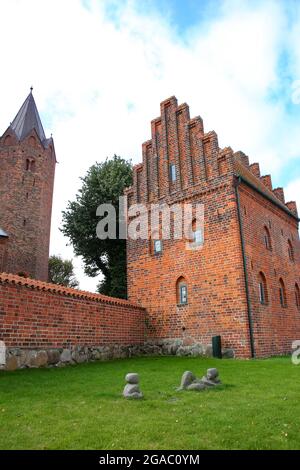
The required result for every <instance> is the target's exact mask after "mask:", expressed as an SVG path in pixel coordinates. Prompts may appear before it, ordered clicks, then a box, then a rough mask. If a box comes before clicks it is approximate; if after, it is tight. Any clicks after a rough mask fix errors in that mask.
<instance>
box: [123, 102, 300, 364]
mask: <svg viewBox="0 0 300 470" xmlns="http://www.w3.org/2000/svg"><path fill="white" fill-rule="evenodd" d="M151 130H152V138H151V140H149V141H147V142H145V143H144V144H143V163H141V164H139V165H137V166H135V168H134V184H133V186H132V187H131V188H129V189H128V190H127V191H126V194H127V196H128V201H129V206H131V205H132V204H134V203H140V204H143V205H145V206H146V207H147V210H148V211H150V204H151V203H159V204H167V205H168V206H169V207H172V206H174V204H181V203H184V202H185V203H186V202H188V203H190V204H191V205H192V206H195V204H198V203H201V204H203V205H204V230H203V233H197V231H195V232H194V234H193V236H192V238H191V240H190V239H189V240H186V239H180V240H176V239H172V237H171V239H169V240H164V239H161V233H158V234H157V235H156V236H155V237H153V239H151V238H150V239H148V240H128V250H127V253H128V254H127V257H128V263H127V266H128V296H129V300H130V301H132V302H135V303H138V304H140V305H142V306H143V307H145V308H146V309H147V311H148V313H149V322H148V326H149V329H148V331H149V338H150V339H152V340H154V341H157V340H159V344H160V345H161V344H164V345H165V346H163V347H165V348H166V350H167V351H168V352H171V353H173V354H174V352H176V351H177V353H180V354H197V353H199V352H200V353H201V351H202V353H207V352H208V351H209V348H210V346H209V345H211V339H212V336H214V335H221V338H222V344H223V346H224V348H228V349H233V350H234V353H235V354H236V356H238V357H251V356H269V355H273V354H285V353H288V352H290V351H291V348H292V342H293V341H294V340H297V339H300V245H299V233H298V221H299V220H298V215H297V207H296V204H295V202H288V203H286V202H285V199H284V194H283V190H282V188H276V189H273V188H272V182H271V177H270V176H269V175H266V176H261V175H260V170H259V165H258V164H257V163H254V164H252V165H250V164H249V159H248V157H247V156H246V155H245V154H243V153H242V152H236V153H234V152H233V150H232V149H231V148H230V147H227V148H224V149H221V148H219V145H218V137H217V134H216V133H215V132H214V131H211V132H208V133H205V132H204V127H203V121H202V119H201V118H200V117H196V118H194V119H190V115H189V108H188V106H187V105H186V104H182V105H180V106H178V105H177V100H176V98H175V97H171V98H170V99H168V100H165V101H164V102H162V103H161V115H160V117H158V118H157V119H154V120H153V121H152V123H151ZM133 218H134V217H133ZM129 221H131V219H129ZM187 243H190V247H189V248H190V249H188V250H187V249H186V247H187ZM197 245H201V246H197ZM199 248H201V249H199ZM179 346H180V348H179V349H178V347H179ZM228 353H229V351H228Z"/></svg>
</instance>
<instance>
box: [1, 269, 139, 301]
mask: <svg viewBox="0 0 300 470" xmlns="http://www.w3.org/2000/svg"><path fill="white" fill-rule="evenodd" d="M0 283H8V284H15V285H19V286H24V287H28V288H31V289H37V290H43V291H47V292H52V293H54V294H61V295H66V296H70V297H76V298H80V299H86V300H93V301H95V302H103V303H108V304H113V305H123V306H125V307H133V308H141V307H139V306H138V305H134V304H131V303H130V302H129V301H128V300H124V299H118V298H116V297H109V296H107V295H102V294H95V293H93V292H87V291H82V290H78V289H72V288H70V287H65V286H60V285H58V284H50V283H47V282H42V281H38V280H36V279H31V278H29V277H27V278H26V277H21V276H17V275H15V274H7V273H0Z"/></svg>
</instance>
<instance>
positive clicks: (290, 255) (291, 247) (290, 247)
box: [288, 240, 295, 261]
mask: <svg viewBox="0 0 300 470" xmlns="http://www.w3.org/2000/svg"><path fill="white" fill-rule="evenodd" d="M288 253H289V258H290V260H291V261H294V260H295V258H294V247H293V245H292V242H291V240H288Z"/></svg>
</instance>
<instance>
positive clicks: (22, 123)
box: [10, 87, 46, 142]
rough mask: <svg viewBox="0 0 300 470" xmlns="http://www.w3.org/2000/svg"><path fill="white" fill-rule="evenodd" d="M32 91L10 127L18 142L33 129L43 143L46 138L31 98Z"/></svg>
mask: <svg viewBox="0 0 300 470" xmlns="http://www.w3.org/2000/svg"><path fill="white" fill-rule="evenodd" d="M32 90H33V88H32V87H31V88H30V93H29V95H28V96H27V98H26V100H25V101H24V103H23V104H22V106H21V108H20V110H19V112H18V114H17V115H16V117H15V119H14V120H13V122H12V123H11V125H10V127H11V128H12V129H13V131H14V132H15V133H16V136H17V138H18V140H20V141H21V140H23V139H24V138H25V137H26V136H27V135H28V134H29V133H30V132H31V131H32V130H33V129H35V130H36V132H37V135H38V136H39V138H40V139H41V141H42V142H44V141H45V140H46V136H45V132H44V129H43V125H42V122H41V119H40V116H39V112H38V110H37V107H36V104H35V101H34V98H33V94H32Z"/></svg>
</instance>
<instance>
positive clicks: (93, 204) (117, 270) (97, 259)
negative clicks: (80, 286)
mask: <svg viewBox="0 0 300 470" xmlns="http://www.w3.org/2000/svg"><path fill="white" fill-rule="evenodd" d="M81 180H82V187H81V189H80V190H79V192H78V194H77V196H76V199H75V201H70V202H69V203H68V206H67V209H66V211H64V212H63V225H62V228H61V231H62V232H63V234H64V235H65V236H67V237H68V238H69V239H70V241H71V243H72V245H73V247H74V252H75V254H76V255H78V256H81V257H82V259H83V261H84V269H85V273H86V274H87V275H89V276H91V277H95V276H98V275H99V274H102V275H103V279H102V281H101V282H100V284H99V285H98V291H99V292H100V293H102V294H105V295H110V296H113V297H119V298H126V296H127V288H126V240H119V239H116V240H112V239H109V238H107V239H106V240H100V239H99V238H98V237H97V234H96V227H97V224H98V222H99V220H100V219H99V217H97V216H96V211H97V208H98V206H99V205H100V204H106V203H111V204H112V205H113V206H114V207H115V209H116V215H117V235H118V233H119V223H118V220H119V197H120V196H121V195H123V191H124V189H125V188H126V187H128V186H131V184H132V164H131V162H130V161H127V160H124V159H123V158H121V157H119V156H117V155H114V157H113V158H112V159H107V160H106V161H105V162H102V163H95V165H93V166H92V167H91V168H90V169H89V170H88V172H87V174H86V176H85V177H83V178H81Z"/></svg>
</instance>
